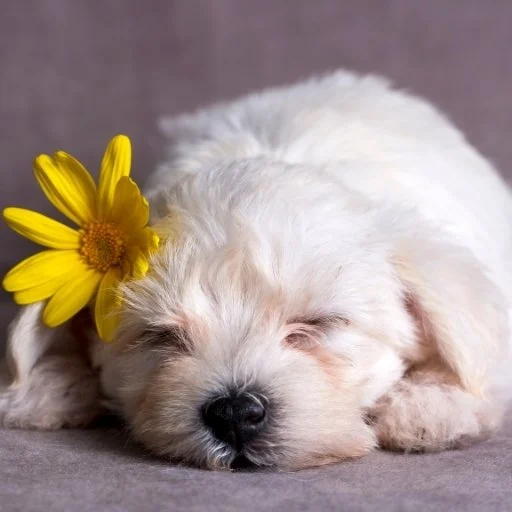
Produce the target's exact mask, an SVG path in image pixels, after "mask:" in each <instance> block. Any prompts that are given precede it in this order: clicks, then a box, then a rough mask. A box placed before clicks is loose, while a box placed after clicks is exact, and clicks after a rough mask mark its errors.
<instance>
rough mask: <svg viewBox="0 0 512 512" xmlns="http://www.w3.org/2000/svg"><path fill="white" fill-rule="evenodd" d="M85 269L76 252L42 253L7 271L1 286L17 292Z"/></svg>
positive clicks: (51, 251) (50, 251) (54, 251)
mask: <svg viewBox="0 0 512 512" xmlns="http://www.w3.org/2000/svg"><path fill="white" fill-rule="evenodd" d="M86 268H87V266H86V264H85V263H84V262H83V261H82V260H81V258H80V255H79V254H78V252H77V251H73V250H69V251H57V250H48V251H42V252H39V253H37V254H34V255H33V256H30V258H27V259H25V260H23V261H22V262H21V263H18V264H17V265H16V266H15V267H13V268H12V269H11V270H9V272H7V274H6V276H5V277H4V280H3V283H2V284H3V287H4V288H5V290H7V291H8V292H17V291H20V290H25V289H27V288H32V287H35V286H39V285H42V284H45V283H47V282H48V281H54V280H58V279H59V278H60V277H62V276H65V275H68V274H70V273H75V274H78V273H79V272H80V271H81V270H85V269H86Z"/></svg>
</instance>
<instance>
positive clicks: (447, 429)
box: [372, 380, 502, 452]
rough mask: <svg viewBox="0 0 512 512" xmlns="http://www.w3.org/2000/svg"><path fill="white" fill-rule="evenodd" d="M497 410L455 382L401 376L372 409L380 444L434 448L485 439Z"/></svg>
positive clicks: (493, 427) (495, 422) (497, 418)
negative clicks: (424, 380) (441, 382)
mask: <svg viewBox="0 0 512 512" xmlns="http://www.w3.org/2000/svg"><path fill="white" fill-rule="evenodd" d="M501 412H502V411H501V408H500V407H499V406H498V405H496V404H494V403H492V402H489V401H487V400H483V399H482V398H478V397H476V396H474V395H471V394H470V393H467V392H465V391H463V390H462V389H460V388H459V387H457V386H452V385H445V384H432V383H429V384H425V383H417V382H411V381H407V380H403V381H402V382H400V383H398V384H397V386H395V388H393V389H392V390H391V391H390V392H389V393H388V394H387V395H385V396H384V397H383V398H381V399H380V400H379V402H378V403H377V404H376V406H375V408H374V409H373V410H372V417H373V418H374V429H375V432H376V434H377V438H378V440H379V444H380V446H381V447H382V448H386V449H389V450H401V451H406V452H437V451H441V450H448V449H453V448H460V447H463V446H467V445H470V444H473V443H475V442H477V441H480V440H483V439H485V438H487V437H488V436H489V435H490V434H491V433H492V432H494V431H495V430H496V429H497V428H498V427H499V426H500V424H501V416H502V414H501Z"/></svg>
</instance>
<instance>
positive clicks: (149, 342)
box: [136, 326, 191, 352]
mask: <svg viewBox="0 0 512 512" xmlns="http://www.w3.org/2000/svg"><path fill="white" fill-rule="evenodd" d="M136 345H138V346H144V347H145V348H150V349H163V350H165V349H172V350H176V351H180V352H189V351H190V349H191V344H190V341H189V339H188V337H187V335H186V333H185V332H184V330H183V329H181V328H180V327H177V326H151V327H148V328H147V329H145V330H144V331H143V332H142V333H141V334H140V336H139V337H138V340H137V342H136Z"/></svg>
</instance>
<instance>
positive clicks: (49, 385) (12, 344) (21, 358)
mask: <svg viewBox="0 0 512 512" xmlns="http://www.w3.org/2000/svg"><path fill="white" fill-rule="evenodd" d="M41 312H42V304H41V303H37V304H32V305H30V306H25V307H23V308H22V309H21V311H20V312H19V313H18V315H17V317H16V318H15V319H14V320H13V322H12V323H11V325H10V327H9V332H8V340H7V352H6V365H4V371H5V370H6V371H7V375H4V378H3V379H2V380H4V381H6V385H5V386H4V387H3V388H0V425H4V426H8V427H21V428H42V429H54V428H60V427H63V426H78V425H85V424H87V423H89V422H91V421H92V420H93V419H94V418H95V417H96V416H98V414H99V413H100V411H101V407H100V386H99V379H98V376H97V375H96V372H94V371H93V369H92V368H91V365H90V362H89V357H88V343H90V342H92V338H91V336H92V335H93V334H92V333H94V331H93V329H91V327H90V321H89V320H88V315H87V312H83V313H79V314H78V315H77V316H76V317H75V318H74V319H72V320H70V321H69V322H67V323H66V324H64V325H62V326H60V327H58V328H55V329H49V328H47V327H45V326H44V325H43V324H42V321H41Z"/></svg>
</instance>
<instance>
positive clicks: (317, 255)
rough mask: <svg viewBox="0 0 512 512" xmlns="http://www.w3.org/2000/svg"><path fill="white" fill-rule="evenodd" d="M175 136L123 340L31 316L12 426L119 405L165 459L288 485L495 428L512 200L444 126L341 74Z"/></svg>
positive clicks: (168, 124) (50, 422) (18, 358)
mask: <svg viewBox="0 0 512 512" xmlns="http://www.w3.org/2000/svg"><path fill="white" fill-rule="evenodd" d="M163 129H164V131H165V132H166V134H167V135H168V137H169V140H170V145H169V152H168V157H167V160H166V161H165V162H164V163H163V164H162V165H161V166H160V168H159V169H158V170H157V172H156V173H155V174H154V176H153V177H152V179H151V181H150V184H149V188H148V189H147V194H148V196H149V197H150V200H151V203H152V212H153V215H154V218H153V221H152V222H153V224H154V226H155V228H156V229H158V230H159V231H160V232H161V233H163V234H164V236H165V235H166V234H167V235H168V234H169V231H171V230H172V231H173V234H172V236H170V237H169V241H168V242H167V243H166V244H165V245H164V246H163V247H162V248H161V249H160V250H159V252H158V253H157V254H156V255H155V256H154V258H153V260H152V262H151V267H152V270H151V272H150V273H149V274H148V276H147V277H146V278H144V279H142V280H140V281H135V282H133V283H132V284H130V285H129V286H127V287H126V289H125V290H124V298H125V302H124V312H123V320H122V324H121V327H120V329H119V332H118V333H117V336H116V341H115V343H113V344H112V345H107V344H104V343H102V342H99V341H97V340H96V339H95V337H94V335H93V331H92V328H91V326H90V325H89V324H88V323H87V318H86V313H84V314H82V315H81V316H80V317H77V318H75V319H74V320H73V321H72V322H70V323H69V324H68V325H65V326H63V327H61V328H58V329H55V330H49V329H46V328H44V327H43V326H42V325H41V324H40V322H39V313H40V309H41V305H34V306H29V307H26V308H25V309H24V310H23V311H22V312H21V313H20V315H19V316H18V318H17V319H16V320H15V321H14V322H13V324H12V326H11V329H10V338H9V341H8V357H7V362H8V366H9V368H10V374H11V378H12V383H11V384H10V385H9V386H8V387H6V388H5V389H4V391H3V394H0V422H1V423H3V424H4V425H5V426H8V427H23V428H43V429H44V428H58V427H62V426H78V425H83V424H86V423H88V422H90V421H91V420H92V419H93V418H94V417H95V416H97V415H98V414H99V413H100V412H101V410H102V408H103V407H105V406H107V407H110V408H114V409H115V410H117V411H119V412H120V413H121V414H122V416H123V417H124V418H125V419H126V421H127V423H128V425H129V427H130V429H131V432H132V433H133V436H134V437H135V438H136V439H138V440H139V441H141V442H142V443H144V444H145V445H146V446H147V447H148V448H150V449H151V450H153V451H154V452H155V453H157V454H160V455H163V456H166V457H169V458H171V459H172V460H180V461H184V462H187V463H190V464H195V465H199V466H203V467H208V468H230V467H237V466H241V465H245V464H252V465H256V466H273V467H278V468H284V469H297V468H302V467H306V466H313V465H320V464H326V463H329V462H333V461H337V460H340V459H343V458H346V457H354V456H359V455H363V454H365V453H367V452H369V451H370V450H372V449H373V448H374V447H376V446H377V445H380V446H382V447H386V448H390V449H399V450H406V451H434V450H442V449H447V448H454V447H460V446H462V445H466V444H469V443H472V442H475V441H477V440H480V439H482V438H485V437H486V436H488V435H489V434H490V433H491V432H493V431H494V430H496V429H497V428H498V427H499V425H500V420H501V412H502V409H503V402H504V397H506V381H505V378H504V377H506V372H507V370H508V371H510V366H508V368H507V366H506V361H507V357H508V345H509V339H510V338H509V315H510V305H511V299H512V296H511V294H512V273H511V269H512V264H511V256H512V250H511V249H512V238H511V220H512V199H511V194H510V192H509V190H508V188H507V187H506V185H505V184H504V182H503V181H502V180H501V179H500V177H499V175H498V174H497V173H496V171H495V170H494V169H493V167H492V166H491V164H490V163H489V162H488V161H486V160H485V159H484V158H483V157H482V156H480V155H479V154H478V153H477V152H476V151H475V150H474V149H473V148H472V147H471V146H470V144H469V143H468V142H467V141H466V140H465V139H464V137H463V135H461V133H459V132H458V131H457V130H456V129H455V128H454V127H453V126H452V125H451V124H450V123H449V122H448V121H447V120H446V119H445V118H444V117H443V116H442V115H441V114H439V112H437V111H436V110H435V109H434V108H433V107H432V106H430V105H429V104H427V103H425V102H424V101H422V100H420V99H418V98H415V97H413V96H411V95H410V94H407V93H404V92H397V91H393V90H391V89H390V87H389V85H388V83H387V82H386V81H385V80H382V79H380V78H375V77H359V76H356V75H354V74H351V73H347V72H344V71H340V72H337V73H334V74H332V75H329V76H326V77H322V78H315V79H312V80H309V81H307V82H305V83H302V84H299V85H295V86H293V87H287V88H280V89H275V90H270V91H266V92H263V93H259V94H255V95H251V96H248V97H246V98H243V99H241V100H239V101H235V102H234V103H227V104H221V105H218V106H214V107H212V108H208V109H205V110H202V111H199V112H198V113H195V114H192V115H186V116H182V117H178V118H176V119H171V120H166V121H164V123H163ZM176 226H177V229H176Z"/></svg>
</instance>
